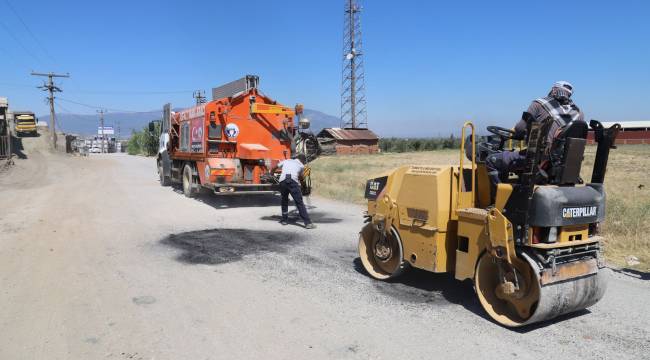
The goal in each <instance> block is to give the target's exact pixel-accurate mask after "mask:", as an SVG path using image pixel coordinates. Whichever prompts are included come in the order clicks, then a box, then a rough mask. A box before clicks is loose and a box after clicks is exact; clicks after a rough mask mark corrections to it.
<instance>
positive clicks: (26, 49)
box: [0, 21, 45, 66]
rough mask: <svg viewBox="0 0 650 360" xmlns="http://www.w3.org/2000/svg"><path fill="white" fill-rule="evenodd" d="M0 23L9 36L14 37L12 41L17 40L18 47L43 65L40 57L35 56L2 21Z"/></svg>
mask: <svg viewBox="0 0 650 360" xmlns="http://www.w3.org/2000/svg"><path fill="white" fill-rule="evenodd" d="M0 25H1V26H2V27H3V28H4V29H5V31H6V32H7V33H8V34H9V36H11V37H12V38H13V39H14V41H15V42H17V43H18V45H20V47H21V48H22V49H23V50H24V51H25V53H27V54H28V55H29V56H31V57H33V58H34V59H35V60H36V62H38V63H39V64H40V65H42V66H45V64H44V63H43V61H41V59H40V58H39V57H38V56H36V54H34V53H33V52H31V51H30V50H29V49H28V48H27V47H26V46H25V44H23V42H22V41H20V39H19V38H18V37H17V36H16V35H15V34H14V33H13V31H11V29H10V28H9V27H8V26H7V25H6V24H5V23H4V22H2V21H0Z"/></svg>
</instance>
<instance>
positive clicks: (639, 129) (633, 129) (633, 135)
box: [587, 121, 650, 144]
mask: <svg viewBox="0 0 650 360" xmlns="http://www.w3.org/2000/svg"><path fill="white" fill-rule="evenodd" d="M616 123H617V122H613V121H610V122H603V123H602V124H603V126H604V127H605V128H609V127H611V126H612V125H614V124H616ZM618 124H621V131H620V132H619V133H618V136H617V137H616V143H617V144H650V121H620V122H618ZM587 142H588V143H589V144H594V143H595V142H594V132H593V130H589V135H588V136H587Z"/></svg>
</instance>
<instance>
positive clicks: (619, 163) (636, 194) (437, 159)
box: [312, 145, 650, 271]
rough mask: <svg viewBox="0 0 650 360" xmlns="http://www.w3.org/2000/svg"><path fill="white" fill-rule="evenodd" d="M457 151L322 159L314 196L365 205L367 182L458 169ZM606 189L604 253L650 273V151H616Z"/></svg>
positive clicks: (587, 169)
mask: <svg viewBox="0 0 650 360" xmlns="http://www.w3.org/2000/svg"><path fill="white" fill-rule="evenodd" d="M595 150H596V148H595V147H591V146H590V147H588V148H587V152H586V158H585V161H584V164H583V165H584V166H583V177H584V178H585V179H589V178H591V169H592V167H593V159H594V156H595V152H596V151H595ZM458 154H459V153H458V150H440V151H430V152H416V153H401V154H379V155H363V156H339V157H323V158H320V159H318V160H316V161H315V162H314V163H313V164H312V167H313V172H312V176H313V184H314V193H315V194H317V195H320V196H323V197H327V198H332V199H338V200H343V201H348V202H352V203H357V204H363V203H364V198H363V192H364V188H365V182H366V179H368V178H370V177H373V176H375V175H378V174H381V173H383V172H386V171H390V170H391V169H394V168H396V167H398V166H401V165H410V164H415V165H422V164H457V163H458V156H459V155H458ZM608 169H609V171H608V173H607V178H606V180H605V187H606V190H607V220H606V222H605V224H604V226H603V233H604V236H605V238H606V242H605V254H606V256H607V258H608V259H609V261H610V262H612V263H614V264H616V265H625V259H624V258H625V256H627V255H634V256H636V257H638V258H639V260H640V261H641V264H640V265H638V266H635V268H637V269H639V270H642V271H648V270H650V221H648V218H649V217H650V146H645V145H628V146H620V147H619V148H618V149H616V150H612V152H611V155H610V159H609V165H608Z"/></svg>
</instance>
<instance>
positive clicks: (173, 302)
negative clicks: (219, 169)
mask: <svg viewBox="0 0 650 360" xmlns="http://www.w3.org/2000/svg"><path fill="white" fill-rule="evenodd" d="M309 201H310V211H311V213H312V214H313V217H314V220H315V223H316V224H317V225H318V228H317V229H316V230H312V231H307V230H305V229H303V228H302V227H301V226H298V225H288V226H281V225H280V224H278V221H279V218H278V215H279V201H278V199H277V198H276V197H272V196H270V197H259V198H256V199H253V200H251V199H249V200H242V199H237V198H215V197H204V198H201V199H198V200H194V199H187V198H185V197H183V195H182V194H181V193H180V192H179V191H176V190H174V189H173V188H163V187H161V186H160V185H159V184H158V181H157V176H156V169H155V166H154V162H153V161H152V160H151V159H147V158H142V157H132V156H126V155H96V156H90V157H87V158H79V157H67V156H61V155H54V154H50V153H47V152H44V151H40V150H38V149H37V150H34V151H32V152H30V153H29V157H28V159H26V160H20V161H19V162H17V165H16V168H15V169H12V170H11V171H10V172H9V173H7V174H3V175H1V176H0V202H1V204H2V205H1V206H0V234H1V236H0V289H1V291H2V296H1V297H0V309H2V310H1V311H0V332H1V333H2V334H3V336H2V337H1V338H0V358H1V359H82V358H83V359H104V358H106V359H233V358H247V359H252V358H268V359H291V358H314V359H320V358H351V359H396V358H397V359H404V358H411V359H425V358H427V359H431V358H440V357H443V356H444V357H446V358H470V359H471V358H478V357H481V358H488V359H489V358H495V359H496V358H499V359H504V358H512V359H515V358H516V359H539V358H558V359H559V358H563V359H573V358H582V359H610V358H616V359H642V358H648V356H650V355H649V354H650V312H649V311H648V310H647V309H648V308H649V307H650V279H648V278H647V274H642V276H640V277H639V278H636V277H634V276H630V274H624V273H620V272H615V271H611V270H607V276H608V278H609V280H610V281H609V288H608V291H607V293H606V295H605V297H604V299H603V300H602V301H601V302H599V303H598V304H596V305H595V306H593V307H592V308H590V309H588V310H585V311H583V312H580V313H577V314H573V315H571V316H566V317H563V318H561V319H558V320H556V321H553V322H550V323H544V324H541V325H537V326H534V327H532V328H527V329H525V330H521V331H512V330H508V329H505V328H503V327H500V326H498V325H495V324H494V323H492V322H491V321H490V320H488V319H487V318H486V317H485V315H484V314H483V313H482V310H481V308H480V305H479V304H478V301H477V300H476V297H475V295H474V294H473V289H472V286H471V284H468V283H460V282H457V281H455V280H453V279H452V278H451V277H449V276H447V275H434V274H429V273H425V272H421V271H412V272H410V273H408V274H407V275H406V276H405V277H404V278H402V279H400V280H399V281H396V282H391V283H386V282H377V281H374V280H371V279H370V278H369V277H368V276H366V275H365V274H364V272H363V270H362V269H361V265H360V263H359V261H358V259H357V255H356V242H357V234H358V231H359V230H360V228H361V226H362V217H361V212H362V211H363V208H362V207H361V206H357V205H351V204H347V203H341V202H335V201H331V200H325V199H322V198H311V199H310V200H309ZM632 275H633V274H632ZM643 276H645V278H643Z"/></svg>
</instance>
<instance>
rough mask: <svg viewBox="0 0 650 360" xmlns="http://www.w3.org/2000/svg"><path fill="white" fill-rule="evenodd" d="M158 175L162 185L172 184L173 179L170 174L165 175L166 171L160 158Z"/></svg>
mask: <svg viewBox="0 0 650 360" xmlns="http://www.w3.org/2000/svg"><path fill="white" fill-rule="evenodd" d="M158 176H159V177H160V185H161V186H169V185H171V183H172V182H171V179H170V178H169V176H165V172H164V171H163V166H162V161H160V160H158Z"/></svg>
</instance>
